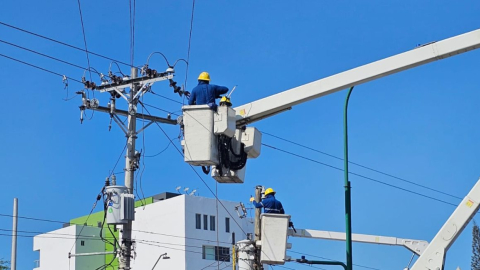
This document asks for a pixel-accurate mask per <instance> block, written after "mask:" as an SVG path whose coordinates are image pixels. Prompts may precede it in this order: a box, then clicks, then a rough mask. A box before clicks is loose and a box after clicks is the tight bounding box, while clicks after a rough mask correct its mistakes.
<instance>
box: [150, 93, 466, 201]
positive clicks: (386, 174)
mask: <svg viewBox="0 0 480 270" xmlns="http://www.w3.org/2000/svg"><path fill="white" fill-rule="evenodd" d="M152 93H153V92H152ZM153 94H154V95H157V96H160V97H162V98H164V99H167V100H170V101H172V102H175V103H180V102H178V101H176V100H172V99H170V98H167V97H165V96H162V95H159V94H156V93H153ZM262 134H266V135H269V136H272V137H275V138H277V139H280V140H284V141H287V142H289V143H292V144H295V145H297V146H301V147H304V148H306V149H309V150H312V151H315V152H318V153H321V154H324V155H327V156H330V157H333V158H336V159H339V160H343V158H340V157H337V156H334V155H331V154H328V153H325V152H322V151H320V150H317V149H314V148H311V147H308V146H305V145H302V144H299V143H296V142H293V141H290V140H287V139H284V138H281V137H278V136H276V135H273V134H270V133H267V132H265V131H262ZM289 154H293V153H289ZM310 161H313V160H310ZM313 162H316V163H320V164H322V165H325V166H328V167H332V168H334V169H339V168H337V167H333V166H330V165H328V164H325V163H321V162H317V161H313ZM349 163H351V164H353V165H356V166H359V167H362V168H365V169H368V170H371V171H374V172H377V173H380V174H383V175H385V176H389V177H392V178H395V179H397V180H401V181H404V182H407V183H410V184H413V185H416V186H419V187H422V188H425V189H428V190H431V191H434V192H437V193H440V194H443V195H446V196H450V197H452V198H455V199H460V200H461V199H462V198H461V197H459V196H456V195H452V194H449V193H446V192H443V191H440V190H438V189H434V188H431V187H427V186H425V185H421V184H417V183H415V182H413V181H409V180H406V179H404V178H401V177H398V176H394V175H392V174H388V173H385V172H382V171H379V170H376V169H373V168H370V167H367V166H364V165H361V164H359V163H355V162H349ZM351 174H353V173H351ZM360 177H362V176H360ZM373 181H375V180H373ZM385 184H386V185H388V184H387V183H385ZM407 192H410V191H407ZM420 196H423V195H420ZM427 197H428V196H427ZM433 199H434V200H437V199H435V198H433ZM442 202H444V201H442ZM444 203H446V204H449V205H454V206H456V205H455V204H451V203H448V202H444Z"/></svg>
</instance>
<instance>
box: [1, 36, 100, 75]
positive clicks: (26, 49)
mask: <svg viewBox="0 0 480 270" xmlns="http://www.w3.org/2000/svg"><path fill="white" fill-rule="evenodd" d="M0 42H2V43H4V44H7V45H10V46H13V47H16V48H19V49H22V50H25V51H29V52H31V53H35V54H38V55H41V56H44V57H47V58H50V59H52V60H55V61H58V62H61V63H64V64H67V65H70V66H73V67H76V68H79V69H81V70H88V68H86V67H82V66H79V65H77V64H73V63H71V62H68V61H65V60H62V59H59V58H56V57H53V56H50V55H47V54H44V53H41V52H38V51H35V50H32V49H29V48H26V47H22V46H20V45H17V44H14V43H10V42H8V41H5V40H1V39H0ZM91 70H93V71H94V72H95V73H97V74H98V75H100V73H99V72H98V71H97V70H95V69H94V68H91Z"/></svg>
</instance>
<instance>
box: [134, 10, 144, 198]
mask: <svg viewBox="0 0 480 270" xmlns="http://www.w3.org/2000/svg"><path fill="white" fill-rule="evenodd" d="M134 3H135V1H134ZM134 5H135V4H134ZM134 13H135V7H134ZM134 18H135V15H134ZM134 21H135V19H134ZM134 29H135V27H134ZM142 103H143V95H142ZM142 114H143V106H142ZM142 129H143V131H142V150H143V151H142V155H143V158H142V171H141V173H140V180H139V182H140V192H141V193H142V196H143V199H142V200H141V201H142V203H143V207H145V205H146V202H145V193H143V186H142V179H143V172H144V171H145V153H146V151H147V150H146V148H145V132H146V131H145V121H142ZM137 176H138V174H137ZM137 191H138V189H137ZM137 195H138V194H137Z"/></svg>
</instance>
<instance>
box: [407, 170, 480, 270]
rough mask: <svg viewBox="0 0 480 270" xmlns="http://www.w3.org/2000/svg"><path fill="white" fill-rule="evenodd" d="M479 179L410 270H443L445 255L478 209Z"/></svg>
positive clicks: (479, 195) (479, 196) (479, 199)
mask: <svg viewBox="0 0 480 270" xmlns="http://www.w3.org/2000/svg"><path fill="white" fill-rule="evenodd" d="M479 202H480V179H479V180H478V181H477V183H476V184H475V186H474V187H473V188H472V190H470V192H469V193H468V195H467V196H466V197H465V198H464V199H463V200H462V202H461V203H460V204H459V205H458V207H457V209H455V211H454V212H453V214H452V215H451V216H450V218H449V219H448V220H447V222H445V224H444V225H443V227H442V228H441V229H440V231H438V233H437V235H435V237H434V238H433V240H432V242H431V243H430V245H428V247H427V248H426V249H425V251H424V252H423V254H422V255H421V256H420V257H419V258H418V259H417V261H416V262H415V264H414V265H413V267H412V268H411V270H427V269H428V270H443V267H444V262H445V255H446V253H447V251H448V249H449V248H450V246H451V245H452V244H453V242H455V240H456V239H457V237H458V236H459V235H460V234H461V233H462V231H463V229H465V227H466V226H467V224H468V222H469V221H470V220H471V219H472V218H473V216H474V215H475V214H476V213H477V211H478V209H479V206H480V205H479Z"/></svg>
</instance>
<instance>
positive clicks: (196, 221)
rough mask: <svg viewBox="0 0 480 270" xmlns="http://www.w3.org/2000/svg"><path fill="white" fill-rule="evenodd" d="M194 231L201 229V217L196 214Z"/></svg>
mask: <svg viewBox="0 0 480 270" xmlns="http://www.w3.org/2000/svg"><path fill="white" fill-rule="evenodd" d="M195 229H197V230H201V229H202V215H201V214H198V213H195Z"/></svg>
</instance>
